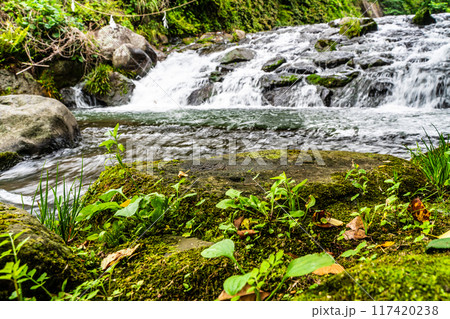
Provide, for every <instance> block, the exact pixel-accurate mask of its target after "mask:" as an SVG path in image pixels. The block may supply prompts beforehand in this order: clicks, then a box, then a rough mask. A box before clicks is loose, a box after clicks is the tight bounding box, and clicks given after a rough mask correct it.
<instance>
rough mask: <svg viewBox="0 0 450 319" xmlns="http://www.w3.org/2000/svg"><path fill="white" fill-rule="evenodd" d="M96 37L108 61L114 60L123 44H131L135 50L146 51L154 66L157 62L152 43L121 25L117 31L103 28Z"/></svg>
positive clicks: (108, 27)
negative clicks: (117, 50) (115, 52)
mask: <svg viewBox="0 0 450 319" xmlns="http://www.w3.org/2000/svg"><path fill="white" fill-rule="evenodd" d="M94 37H95V39H96V40H97V43H98V45H99V47H100V53H101V54H102V55H104V56H105V57H106V59H108V60H112V58H113V54H114V51H115V50H116V49H117V48H119V47H120V46H122V45H123V44H131V45H132V46H133V47H134V48H136V49H140V50H142V51H144V52H145V53H146V54H147V55H148V56H149V57H150V59H151V60H152V62H153V64H156V62H157V59H158V57H157V55H156V53H155V52H154V51H153V49H152V47H151V45H150V43H148V41H147V40H146V39H145V38H144V37H143V36H142V35H139V34H136V33H134V32H133V31H131V30H130V29H128V28H125V27H123V26H121V25H117V27H116V28H115V29H114V28H112V27H111V26H106V27H103V28H102V29H100V30H98V31H96V32H95V33H94Z"/></svg>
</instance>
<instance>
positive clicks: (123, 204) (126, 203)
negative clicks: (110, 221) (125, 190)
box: [120, 199, 131, 208]
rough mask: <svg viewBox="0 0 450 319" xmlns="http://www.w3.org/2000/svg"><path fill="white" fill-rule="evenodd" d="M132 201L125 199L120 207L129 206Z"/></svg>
mask: <svg viewBox="0 0 450 319" xmlns="http://www.w3.org/2000/svg"><path fill="white" fill-rule="evenodd" d="M130 203H131V199H127V200H126V201H124V202H123V203H122V204H120V207H123V208H125V207H127V206H128V205H130Z"/></svg>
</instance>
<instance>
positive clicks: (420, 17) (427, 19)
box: [412, 8, 436, 26]
mask: <svg viewBox="0 0 450 319" xmlns="http://www.w3.org/2000/svg"><path fill="white" fill-rule="evenodd" d="M412 22H413V23H414V24H417V25H420V26H424V25H429V24H433V23H436V19H435V18H433V16H432V15H431V13H430V9H428V8H422V9H419V11H417V13H416V15H415V16H414V18H413V19H412Z"/></svg>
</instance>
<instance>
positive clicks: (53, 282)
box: [0, 203, 87, 300]
mask: <svg viewBox="0 0 450 319" xmlns="http://www.w3.org/2000/svg"><path fill="white" fill-rule="evenodd" d="M21 232H23V233H22V235H20V236H19V237H18V238H17V239H16V241H15V245H16V247H17V245H18V244H19V243H20V242H22V241H23V240H25V239H26V238H28V240H27V241H26V242H25V244H24V245H23V246H22V248H21V249H20V251H19V254H18V258H19V259H20V262H21V265H24V264H26V265H28V270H29V271H31V270H33V269H36V274H35V275H34V278H35V279H37V278H39V276H40V275H41V274H43V273H44V272H45V273H47V275H48V277H50V278H49V279H47V280H46V282H45V284H44V287H45V288H46V289H47V290H48V291H49V292H51V293H58V292H60V291H61V285H62V283H63V282H64V280H66V279H67V286H66V291H69V290H71V289H73V288H75V286H76V285H78V284H80V283H82V282H83V281H84V280H86V279H87V276H86V273H87V271H86V269H85V267H84V266H83V264H82V262H81V260H79V259H78V258H77V257H76V256H74V254H73V253H72V250H71V249H70V248H69V247H68V246H67V245H66V244H65V243H64V241H63V240H62V239H61V237H59V236H58V235H56V234H55V233H53V232H52V231H50V230H48V229H47V228H46V227H45V226H43V225H42V224H41V223H40V222H39V221H38V220H37V219H36V218H35V217H34V216H32V215H30V214H29V213H28V212H26V211H24V210H21V209H17V208H15V207H13V206H9V205H5V204H2V203H0V233H12V234H13V235H15V234H19V233H21ZM5 239H7V238H2V241H4V240H5ZM7 240H8V239H7ZM9 249H11V244H10V243H7V244H6V245H3V246H0V255H1V254H2V253H4V252H5V251H7V250H9ZM10 261H13V258H12V256H9V257H4V258H2V259H0V269H2V268H3V267H4V266H5V264H6V262H10ZM33 285H34V284H31V283H30V282H26V283H24V284H23V286H22V288H23V293H24V295H25V297H32V296H33V297H36V298H37V299H39V300H42V299H50V298H49V296H48V295H47V294H46V293H45V292H44V290H42V289H39V288H38V289H36V290H32V291H30V286H33ZM0 287H1V288H0V300H7V299H8V298H9V296H10V295H11V293H12V292H13V291H14V285H13V283H12V282H10V281H6V280H0Z"/></svg>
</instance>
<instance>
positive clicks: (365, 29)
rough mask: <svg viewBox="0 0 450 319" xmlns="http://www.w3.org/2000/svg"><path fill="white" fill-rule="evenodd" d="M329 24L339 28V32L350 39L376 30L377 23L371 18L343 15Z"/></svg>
mask: <svg viewBox="0 0 450 319" xmlns="http://www.w3.org/2000/svg"><path fill="white" fill-rule="evenodd" d="M329 25H330V27H332V28H340V29H339V33H340V34H342V35H346V36H347V37H348V38H350V39H351V38H354V37H359V36H362V35H364V34H367V33H369V32H373V31H377V30H378V24H377V23H376V22H375V20H374V19H372V18H360V19H358V18H350V17H345V18H342V19H338V20H334V21H332V22H330V23H329Z"/></svg>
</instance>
